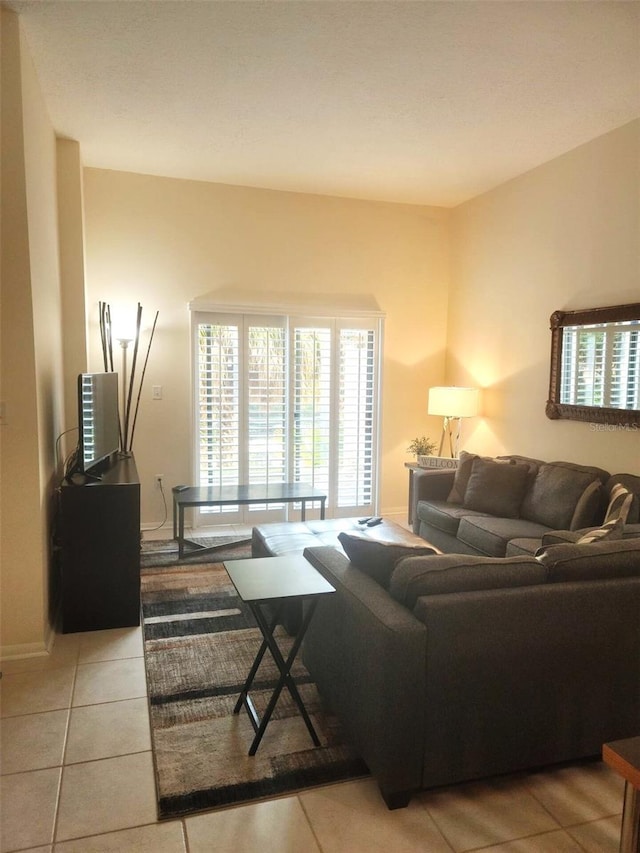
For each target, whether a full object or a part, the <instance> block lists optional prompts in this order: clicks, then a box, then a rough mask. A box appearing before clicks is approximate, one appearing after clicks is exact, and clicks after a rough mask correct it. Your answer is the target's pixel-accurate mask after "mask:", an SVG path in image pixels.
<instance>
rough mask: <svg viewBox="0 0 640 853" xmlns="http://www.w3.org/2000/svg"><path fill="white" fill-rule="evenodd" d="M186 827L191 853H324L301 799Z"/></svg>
mask: <svg viewBox="0 0 640 853" xmlns="http://www.w3.org/2000/svg"><path fill="white" fill-rule="evenodd" d="M185 825H186V829H187V839H188V842H189V853H211V851H212V850H215V851H216V853H240V851H249V850H251V851H253V850H256V851H257V850H259V851H260V853H300V851H304V853H320V848H319V847H318V845H317V844H316V842H315V839H314V837H313V833H312V831H311V828H310V827H309V824H308V823H307V820H306V818H305V815H304V811H303V810H302V807H301V805H300V803H299V801H298V798H297V797H285V798H284V799H279V800H269V801H267V802H263V803H252V804H250V805H247V806H238V807H237V808H232V809H225V810H223V811H218V812H210V813H208V814H203V815H198V816H197V817H192V818H187V819H186V820H185Z"/></svg>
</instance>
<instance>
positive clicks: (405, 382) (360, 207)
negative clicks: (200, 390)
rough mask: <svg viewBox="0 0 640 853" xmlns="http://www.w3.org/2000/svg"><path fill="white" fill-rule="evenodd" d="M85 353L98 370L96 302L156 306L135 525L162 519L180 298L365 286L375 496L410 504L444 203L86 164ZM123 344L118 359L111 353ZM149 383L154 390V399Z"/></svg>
mask: <svg viewBox="0 0 640 853" xmlns="http://www.w3.org/2000/svg"><path fill="white" fill-rule="evenodd" d="M84 195H85V210H86V245H87V259H86V275H87V307H88V310H89V311H90V312H91V318H92V319H91V324H90V328H89V332H90V337H91V351H90V361H91V367H92V369H102V366H101V365H102V362H101V355H100V349H99V335H98V328H97V316H98V315H97V304H98V302H99V301H100V300H102V301H106V302H109V303H110V304H112V305H114V304H115V303H117V302H119V301H121V300H125V299H129V300H131V301H132V302H133V303H135V302H136V301H139V302H140V303H141V304H142V306H143V310H144V315H145V316H146V317H147V318H148V319H149V320H151V319H152V317H153V314H154V312H155V311H156V309H157V310H159V311H160V318H159V322H158V329H157V332H156V337H155V339H154V344H153V349H152V352H151V357H150V360H149V367H148V371H147V377H146V391H145V394H144V399H143V401H142V404H141V410H140V415H139V419H138V425H137V427H136V436H135V443H134V452H135V456H136V461H137V463H138V469H139V472H140V475H141V481H142V522H143V524H146V525H153V524H154V523H158V522H159V521H161V520H162V503H161V499H160V495H159V493H158V491H157V489H155V483H154V475H155V474H156V473H162V474H164V477H165V485H166V486H167V488H170V487H171V486H172V485H175V484H176V483H178V482H188V481H190V480H191V479H192V472H191V467H190V465H191V463H190V446H191V435H190V373H189V312H188V309H187V305H188V303H189V302H190V301H191V300H193V299H194V298H196V297H199V296H202V295H204V294H208V293H210V292H211V291H215V290H216V289H220V288H223V289H228V288H239V289H242V290H253V291H264V292H267V293H270V294H274V293H284V294H293V295H294V296H297V297H304V295H305V294H307V295H315V294H328V296H329V298H331V296H332V295H333V296H334V297H335V298H339V297H341V296H342V295H343V294H345V293H351V294H354V295H356V296H363V295H367V294H369V295H371V296H372V297H373V298H374V299H375V300H376V301H377V302H378V304H379V306H380V307H381V309H382V310H383V311H384V312H385V313H386V324H385V328H386V336H385V346H384V376H383V382H384V414H383V423H382V471H381V504H382V509H383V511H386V512H388V511H393V510H396V509H398V510H402V509H403V508H404V507H406V503H407V488H408V476H407V471H406V469H405V468H404V462H405V461H409V459H410V457H409V455H408V454H407V452H406V447H407V444H408V443H409V441H410V440H411V438H413V437H414V436H416V435H421V434H423V433H424V432H425V431H429V430H431V434H432V435H433V436H434V438H435V437H437V436H438V434H439V430H440V428H441V423H440V421H439V420H438V419H431V422H429V419H428V418H427V415H426V395H427V388H428V387H429V386H430V385H434V384H440V383H441V382H442V380H443V378H444V351H445V333H446V310H447V286H448V275H449V270H448V212H447V211H445V210H441V209H435V208H423V207H415V206H409V205H396V204H382V203H372V202H363V201H354V200H348V199H340V198H329V197H324V196H312V195H304V194H296V193H285V192H273V191H269V190H257V189H250V188H246V187H232V186H224V185H219V184H210V183H201V182H196V181H185V180H175V179H170V178H158V177H150V176H145V175H137V174H129V173H124V172H113V171H104V170H97V169H85V172H84ZM119 356H120V354H119V353H117V355H116V359H117V361H118V362H119ZM152 385H162V387H163V399H162V400H161V401H152V400H151V387H152Z"/></svg>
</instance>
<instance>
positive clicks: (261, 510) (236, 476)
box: [193, 312, 381, 523]
mask: <svg viewBox="0 0 640 853" xmlns="http://www.w3.org/2000/svg"><path fill="white" fill-rule="evenodd" d="M380 326H381V321H380V320H379V319H377V318H376V319H373V320H372V319H368V318H367V319H363V318H349V319H338V318H333V319H328V318H313V317H312V318H304V317H293V316H286V315H282V316H277V315H269V314H265V315H249V314H227V313H222V312H220V313H213V312H211V313H209V312H202V313H196V314H194V323H193V329H194V350H195V352H194V356H195V357H194V365H195V373H194V399H195V401H196V412H195V426H196V430H195V457H196V472H197V479H198V482H199V484H201V485H207V484H215V485H220V486H222V485H232V484H236V483H241V482H242V483H249V484H252V483H265V482H273V483H275V482H303V483H308V484H310V485H312V486H314V487H316V488H319V489H322V491H324V492H326V494H327V515H328V516H337V515H359V514H362V515H364V514H371V513H372V512H374V510H375V504H376V487H377V477H376V472H377V454H378V417H377V407H378V380H379V350H380V347H379V339H380ZM205 512H206V515H207V517H208V518H209V520H211V513H212V512H215V513H217V514H218V515H220V516H224V517H227V518H228V519H229V520H248V518H249V517H251V522H252V523H254V522H257V521H259V520H263V519H264V518H274V517H275V518H282V517H284V512H285V507H274V506H273V505H269V506H262V507H260V506H257V507H256V506H255V505H251V506H249V507H246V508H244V509H243V510H241V508H240V507H235V508H231V509H230V510H229V509H227V508H223V509H221V508H214V509H211V510H207V511H203V513H202V514H203V515H204V514H205Z"/></svg>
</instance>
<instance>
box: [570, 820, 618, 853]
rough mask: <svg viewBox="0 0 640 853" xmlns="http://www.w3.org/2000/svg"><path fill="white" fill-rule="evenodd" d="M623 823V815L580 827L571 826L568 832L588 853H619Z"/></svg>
mask: <svg viewBox="0 0 640 853" xmlns="http://www.w3.org/2000/svg"><path fill="white" fill-rule="evenodd" d="M621 823H622V817H621V815H615V816H614V817H605V818H602V820H594V821H592V822H591V823H583V824H580V825H579V826H570V827H568V829H567V832H568V833H569V835H570V836H571V837H572V838H575V840H576V841H577V842H578V843H579V844H580V845H581V847H582V848H583V850H586V851H587V853H618V850H619V849H620V825H621Z"/></svg>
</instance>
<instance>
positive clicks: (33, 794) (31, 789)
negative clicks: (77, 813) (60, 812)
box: [0, 767, 61, 853]
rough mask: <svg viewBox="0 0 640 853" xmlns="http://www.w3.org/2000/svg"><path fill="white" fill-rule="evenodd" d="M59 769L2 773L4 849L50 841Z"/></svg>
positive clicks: (14, 848)
mask: <svg viewBox="0 0 640 853" xmlns="http://www.w3.org/2000/svg"><path fill="white" fill-rule="evenodd" d="M60 772H61V771H60V768H59V767H56V768H50V769H48V770H33V771H31V772H30V773H14V774H13V775H11V776H3V777H2V780H1V783H0V784H1V787H2V797H1V800H2V835H1V839H2V840H1V841H0V850H1V851H2V853H4V851H7V850H21V849H24V848H28V847H37V846H38V845H41V846H42V845H44V846H45V847H46V845H47V844H50V843H51V841H52V840H53V822H54V819H55V810H56V800H57V797H58V786H59V784H60Z"/></svg>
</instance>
